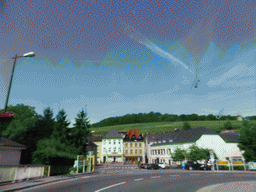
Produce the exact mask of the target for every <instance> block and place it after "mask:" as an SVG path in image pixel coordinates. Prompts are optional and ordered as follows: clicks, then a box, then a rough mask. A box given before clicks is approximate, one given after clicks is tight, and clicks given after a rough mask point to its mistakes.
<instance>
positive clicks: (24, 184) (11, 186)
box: [0, 171, 98, 192]
mask: <svg viewBox="0 0 256 192" xmlns="http://www.w3.org/2000/svg"><path fill="white" fill-rule="evenodd" d="M97 173H98V171H95V172H86V173H79V174H74V175H66V176H50V177H43V178H36V179H30V180H25V181H21V182H15V183H5V184H3V183H2V185H1V183H0V191H1V192H2V191H17V190H22V189H26V188H30V187H33V186H38V185H43V184H46V183H52V182H56V181H61V180H69V179H73V178H77V177H81V176H87V175H88V176H89V175H94V174H97Z"/></svg>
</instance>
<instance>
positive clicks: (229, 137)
mask: <svg viewBox="0 0 256 192" xmlns="http://www.w3.org/2000/svg"><path fill="white" fill-rule="evenodd" d="M219 135H220V136H221V137H222V138H223V139H224V140H225V141H226V142H232V143H239V137H240V134H239V133H237V132H235V131H223V132H220V133H219Z"/></svg>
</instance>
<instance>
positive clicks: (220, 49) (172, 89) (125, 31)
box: [0, 0, 256, 126]
mask: <svg viewBox="0 0 256 192" xmlns="http://www.w3.org/2000/svg"><path fill="white" fill-rule="evenodd" d="M0 6H1V7H0V97H1V99H0V108H4V106H5V101H6V97H7V90H8V86H9V82H10V75H11V70H12V67H13V63H14V60H13V59H12V58H13V57H14V56H15V55H16V54H17V55H18V56H22V55H23V54H25V53H27V52H31V51H33V52H34V53H35V57H33V58H18V59H17V62H16V67H15V71H14V76H13V81H12V87H11V92H10V97H9V102H8V105H17V104H21V103H22V104H24V105H29V106H32V107H35V110H36V112H37V113H38V114H43V110H44V109H45V108H46V107H50V108H51V109H52V110H53V113H54V116H56V115H57V113H58V111H59V110H61V109H64V110H65V111H66V113H67V118H68V119H69V120H70V121H71V123H74V119H75V118H76V116H77V114H78V113H79V112H80V111H81V110H82V109H85V111H86V112H87V114H88V119H89V120H90V122H91V123H96V122H99V121H101V120H103V119H105V118H108V117H115V116H123V115H125V114H132V113H134V114H138V113H149V112H150V111H154V112H160V113H162V114H164V113H168V114H177V115H181V114H192V113H196V114H198V115H208V114H214V115H217V114H220V113H221V114H222V115H228V114H230V115H232V116H233V115H237V114H240V115H242V116H244V117H245V116H252V115H256V108H255V101H254V100H255V90H256V86H255V80H256V79H255V75H256V71H255V69H256V67H255V62H256V59H255V58H256V43H255V42H256V41H255V40H256V38H255V32H256V30H255V29H256V28H255V21H256V19H255V11H254V9H255V2H254V1H232V0H231V1H224V0H221V1H217V0H216V1H209V0H203V1H192V0H191V1H188V0H187V1H167V0H166V1H163V0H162V1H160V0H159V1H153V0H150V1H148V0H146V1H127V0H118V1H114V0H111V1H110V0H109V1H107V0H94V1H89V0H87V1H79V0H77V1H71V0H69V1H58V0H48V1H47V0H40V1H36V0H34V1H33V0H20V1H19V0H6V1H1V3H0ZM195 87H197V88H195ZM7 111H8V110H7ZM71 125H72V124H71ZM71 125H70V126H71Z"/></svg>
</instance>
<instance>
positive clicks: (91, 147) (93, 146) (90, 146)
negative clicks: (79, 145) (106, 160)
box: [88, 140, 97, 150]
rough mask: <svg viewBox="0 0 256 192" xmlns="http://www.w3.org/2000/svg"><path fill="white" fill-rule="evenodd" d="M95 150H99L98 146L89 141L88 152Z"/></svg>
mask: <svg viewBox="0 0 256 192" xmlns="http://www.w3.org/2000/svg"><path fill="white" fill-rule="evenodd" d="M94 148H96V149H97V145H96V144H95V143H93V142H92V141H90V140H89V141H88V150H93V149H94Z"/></svg>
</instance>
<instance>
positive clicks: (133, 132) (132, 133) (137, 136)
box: [126, 129, 142, 139]
mask: <svg viewBox="0 0 256 192" xmlns="http://www.w3.org/2000/svg"><path fill="white" fill-rule="evenodd" d="M126 135H127V136H128V138H129V139H131V138H132V136H133V135H134V136H135V138H136V139H138V138H139V136H140V135H142V133H141V132H140V131H139V130H138V129H129V130H128V132H127V134H126Z"/></svg>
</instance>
